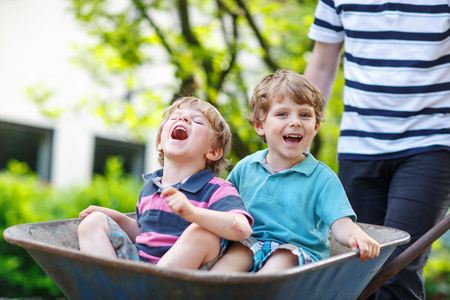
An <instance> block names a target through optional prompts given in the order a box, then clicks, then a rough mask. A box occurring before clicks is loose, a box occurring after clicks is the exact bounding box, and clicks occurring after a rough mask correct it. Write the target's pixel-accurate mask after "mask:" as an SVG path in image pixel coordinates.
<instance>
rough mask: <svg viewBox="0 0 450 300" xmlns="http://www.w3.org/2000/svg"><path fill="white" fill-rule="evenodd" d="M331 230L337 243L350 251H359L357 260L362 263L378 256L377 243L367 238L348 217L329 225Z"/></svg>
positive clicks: (378, 248)
mask: <svg viewBox="0 0 450 300" xmlns="http://www.w3.org/2000/svg"><path fill="white" fill-rule="evenodd" d="M331 230H332V231H333V234H334V236H335V237H336V240H337V241H338V242H339V243H341V244H342V245H344V246H346V247H350V248H352V249H359V250H360V255H359V259H360V260H362V261H364V260H367V259H371V258H375V257H377V256H378V255H379V254H380V245H379V244H378V242H377V241H375V240H374V239H372V238H371V237H370V236H368V235H367V234H366V233H365V232H364V231H363V230H362V229H361V228H360V227H359V226H358V225H356V224H355V223H354V222H353V221H352V220H351V219H350V218H349V217H345V218H340V219H337V220H336V221H335V222H334V223H333V224H331Z"/></svg>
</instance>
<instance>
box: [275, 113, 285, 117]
mask: <svg viewBox="0 0 450 300" xmlns="http://www.w3.org/2000/svg"><path fill="white" fill-rule="evenodd" d="M277 116H278V117H286V116H287V113H285V112H279V113H277Z"/></svg>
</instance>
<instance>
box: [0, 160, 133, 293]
mask: <svg viewBox="0 0 450 300" xmlns="http://www.w3.org/2000/svg"><path fill="white" fill-rule="evenodd" d="M105 174H106V175H105V176H96V177H95V178H94V179H93V181H92V183H91V184H90V185H89V186H87V187H77V188H75V187H73V188H70V189H66V190H58V189H53V188H51V187H49V186H48V185H46V184H44V183H42V182H41V181H40V180H39V179H38V178H37V176H35V175H34V174H32V173H31V172H30V171H29V169H28V166H27V165H26V164H24V163H20V162H17V161H11V162H10V163H9V166H8V169H7V170H6V171H3V172H1V173H0V233H1V238H0V298H2V297H8V298H17V297H38V296H39V297H43V298H44V299H50V298H56V297H60V296H62V294H61V291H60V290H59V289H58V288H57V286H56V285H55V284H54V283H53V282H52V280H51V279H50V278H49V277H48V276H47V275H46V274H45V273H44V271H43V270H42V269H41V268H40V267H39V266H38V265H37V264H36V263H35V262H34V261H33V259H32V258H31V257H30V256H29V255H28V253H27V252H26V251H25V250H24V249H23V248H20V247H17V246H14V245H11V244H8V243H7V242H6V241H5V240H4V239H3V231H4V230H5V229H6V228H7V227H9V226H13V225H17V224H23V223H34V222H43V221H49V220H56V219H67V218H76V217H78V214H79V212H80V211H81V210H83V209H84V208H86V207H88V206H89V205H91V204H95V205H100V206H105V207H110V208H113V209H116V210H119V211H122V212H133V211H134V210H135V205H136V201H137V198H138V194H139V191H140V188H141V187H142V183H141V182H137V181H136V180H135V179H133V178H132V177H129V176H127V175H125V174H124V173H123V170H122V165H121V161H120V160H119V159H118V158H111V159H109V160H108V161H107V164H106V169H105Z"/></svg>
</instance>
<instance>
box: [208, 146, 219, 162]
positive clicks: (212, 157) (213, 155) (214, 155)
mask: <svg viewBox="0 0 450 300" xmlns="http://www.w3.org/2000/svg"><path fill="white" fill-rule="evenodd" d="M222 155H223V149H222V148H218V149H211V150H209V151H208V152H206V154H205V157H206V159H207V160H209V161H216V160H219V159H220V158H221V157H222Z"/></svg>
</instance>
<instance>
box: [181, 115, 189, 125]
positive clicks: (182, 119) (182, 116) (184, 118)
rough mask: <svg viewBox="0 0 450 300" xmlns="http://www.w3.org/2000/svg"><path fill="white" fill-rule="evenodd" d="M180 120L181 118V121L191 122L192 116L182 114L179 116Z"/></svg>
mask: <svg viewBox="0 0 450 300" xmlns="http://www.w3.org/2000/svg"><path fill="white" fill-rule="evenodd" d="M178 120H179V121H183V122H186V123H191V118H189V116H187V115H181V116H180V117H179V118H178Z"/></svg>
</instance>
